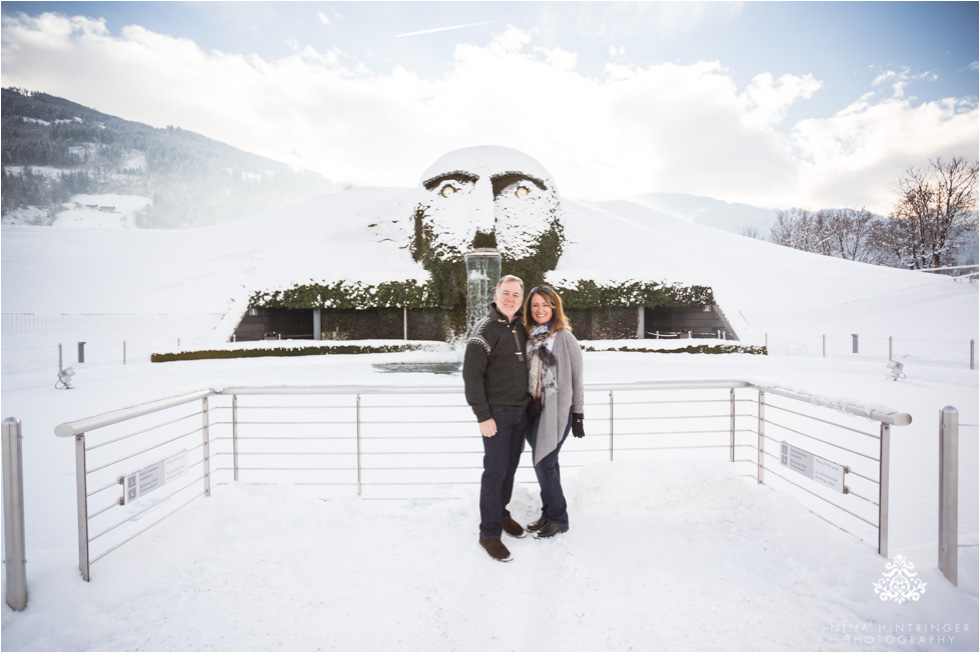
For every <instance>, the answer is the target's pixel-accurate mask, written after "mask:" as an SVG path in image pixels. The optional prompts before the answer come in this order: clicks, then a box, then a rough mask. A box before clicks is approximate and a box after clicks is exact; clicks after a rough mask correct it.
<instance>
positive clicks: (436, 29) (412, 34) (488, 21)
mask: <svg viewBox="0 0 980 653" xmlns="http://www.w3.org/2000/svg"><path fill="white" fill-rule="evenodd" d="M494 22H496V21H493V20H485V21H483V22H482V23H466V24H465V25H453V26H451V27H436V28H435V29H424V30H422V31H420V32H406V33H405V34H395V38H396V39H397V38H400V37H402V36H418V35H419V34H432V33H433V32H447V31H449V30H451V29H463V28H464V27H476V26H477V25H489V24H490V23H494Z"/></svg>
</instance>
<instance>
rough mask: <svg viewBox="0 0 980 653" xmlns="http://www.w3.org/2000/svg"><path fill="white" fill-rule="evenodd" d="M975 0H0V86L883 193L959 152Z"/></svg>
mask: <svg viewBox="0 0 980 653" xmlns="http://www.w3.org/2000/svg"><path fill="white" fill-rule="evenodd" d="M978 7H980V5H978V3H976V2H948V3H945V2H840V3H837V2H745V3H725V2H711V3H693V2H684V3H658V2H622V3H620V2H600V3H586V2H328V3H320V2H297V3H292V2H276V3H265V2H248V3H238V2H216V3H213V2H191V3H184V2H3V3H2V5H0V11H2V14H3V32H2V47H3V52H2V56H3V63H4V65H3V69H2V83H3V85H4V86H22V87H26V88H29V89H31V90H41V91H44V92H48V93H52V94H55V95H60V96H62V97H66V98H68V99H71V100H74V101H76V102H80V103H82V104H85V105H87V106H92V107H94V108H96V109H99V110H102V111H106V112H108V113H113V114H115V115H119V116H120V117H123V118H127V119H131V120H138V121H141V122H146V123H148V124H152V125H156V126H163V125H166V124H175V125H179V126H181V127H184V128H186V129H191V130H193V131H198V132H200V133H203V134H205V135H207V136H210V137H212V138H216V139H219V140H223V141H226V142H228V143H230V144H232V145H235V146H237V147H241V148H242V149H246V150H249V151H254V152H257V153H260V154H264V155H266V156H270V157H273V158H276V159H280V160H284V161H286V162H288V163H290V164H292V165H294V166H297V167H307V168H311V169H314V170H317V171H318V172H321V173H322V174H324V175H326V176H328V177H330V178H333V179H337V180H342V181H351V182H353V183H355V184H358V185H413V184H414V183H416V182H417V180H418V179H417V177H418V174H420V173H421V171H422V170H423V169H424V168H426V167H427V166H428V164H429V163H431V162H432V161H433V160H434V159H435V158H437V157H438V156H439V155H440V154H442V153H444V152H445V151H448V150H451V149H456V148H457V147H466V146H469V145H475V144H482V143H494V144H501V145H508V146H511V147H517V148H518V149H522V150H523V151H525V152H527V153H528V154H530V155H532V156H534V157H535V158H537V159H538V160H539V161H540V162H541V163H542V164H543V165H544V166H545V167H546V168H548V169H549V170H550V171H551V172H552V174H553V175H554V177H555V179H556V181H557V182H558V185H559V188H560V189H561V191H562V192H563V194H565V195H569V196H571V197H573V198H583V199H600V198H613V197H624V196H628V195H631V194H638V193H643V192H650V191H662V192H687V193H694V194H702V195H710V196H713V197H718V198H720V199H727V200H731V201H748V202H752V203H756V204H762V205H767V206H789V205H802V206H809V207H811V208H819V207H820V206H830V205H834V206H854V207H857V206H868V207H869V208H873V209H875V210H878V211H882V212H884V211H887V210H888V208H889V206H888V205H889V202H890V201H891V200H890V199H889V198H890V192H891V191H890V189H889V188H888V186H889V185H890V184H891V183H892V182H893V181H894V179H895V178H896V177H897V176H898V174H900V173H901V172H902V170H904V169H905V168H907V167H909V166H912V165H916V166H918V165H923V164H925V163H926V161H927V160H928V159H929V158H934V157H936V156H954V155H961V156H967V157H969V158H971V159H973V158H977V139H978V110H977V104H978V69H977V59H978V48H980V45H978V27H977V25H978V21H980V16H978Z"/></svg>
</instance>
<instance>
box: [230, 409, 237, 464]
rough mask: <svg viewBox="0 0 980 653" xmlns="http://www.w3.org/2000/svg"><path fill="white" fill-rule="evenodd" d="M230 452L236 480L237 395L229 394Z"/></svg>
mask: <svg viewBox="0 0 980 653" xmlns="http://www.w3.org/2000/svg"><path fill="white" fill-rule="evenodd" d="M231 452H232V455H231V457H232V466H233V467H234V468H235V480H236V481H237V480H238V395H232V396H231Z"/></svg>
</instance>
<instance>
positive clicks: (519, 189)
mask: <svg viewBox="0 0 980 653" xmlns="http://www.w3.org/2000/svg"><path fill="white" fill-rule="evenodd" d="M514 194H515V195H517V196H518V197H527V188H526V187H524V186H518V187H517V190H516V191H515V192H514Z"/></svg>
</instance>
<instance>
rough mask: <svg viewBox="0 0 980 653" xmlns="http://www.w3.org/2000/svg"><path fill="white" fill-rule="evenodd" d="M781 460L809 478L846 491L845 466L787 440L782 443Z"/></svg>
mask: <svg viewBox="0 0 980 653" xmlns="http://www.w3.org/2000/svg"><path fill="white" fill-rule="evenodd" d="M780 444H781V447H780V455H779V462H780V463H782V465H783V466H784V467H789V468H790V469H792V470H793V471H794V472H798V473H800V474H803V475H804V476H806V477H807V478H809V479H812V480H814V481H816V482H817V483H820V484H821V485H825V486H827V487H829V488H830V489H831V490H836V491H837V492H841V493H844V492H846V491H847V488H846V487H844V471H845V470H844V466H843V465H839V464H837V463H835V462H831V461H829V460H827V459H826V458H821V457H820V456H815V455H814V454H812V453H810V452H809V451H804V450H803V449H799V448H797V447H794V446H793V445H791V444H787V443H786V442H782V443H780Z"/></svg>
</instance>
